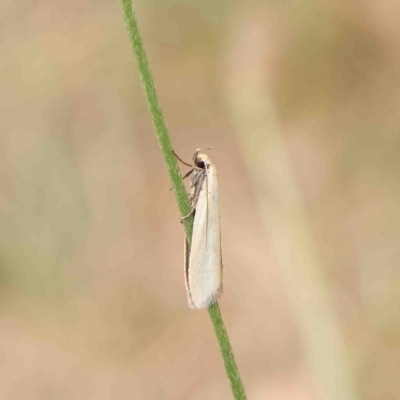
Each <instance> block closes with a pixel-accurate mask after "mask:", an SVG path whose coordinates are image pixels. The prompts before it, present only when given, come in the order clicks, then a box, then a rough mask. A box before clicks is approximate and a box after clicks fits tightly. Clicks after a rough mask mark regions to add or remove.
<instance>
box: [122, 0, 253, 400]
mask: <svg viewBox="0 0 400 400" xmlns="http://www.w3.org/2000/svg"><path fill="white" fill-rule="evenodd" d="M120 1H121V6H122V10H123V14H124V19H125V23H126V27H127V30H128V35H129V39H130V42H131V46H132V50H133V53H134V55H135V58H136V61H137V65H138V70H139V75H140V80H141V83H142V86H143V90H144V92H145V96H146V100H147V104H148V107H149V110H150V114H151V118H152V121H153V126H154V129H155V132H156V136H157V139H158V143H159V145H160V148H161V152H162V154H163V156H164V161H165V164H166V166H167V170H168V174H169V177H170V179H171V185H172V188H173V190H174V193H175V197H176V200H177V203H178V207H179V211H180V214H181V216H185V215H187V214H188V213H189V212H190V202H189V199H188V196H187V194H186V190H185V186H184V184H183V180H182V175H181V173H180V170H179V166H178V162H177V160H176V158H175V156H174V154H173V152H172V150H173V147H172V143H171V139H170V137H169V133H168V129H167V125H166V123H165V119H164V116H163V113H162V111H161V107H160V103H159V101H158V96H157V92H156V89H155V86H154V81H153V77H152V75H151V72H150V68H149V63H148V61H147V57H146V53H145V51H144V48H143V42H142V38H141V36H140V33H139V27H138V23H137V20H136V16H135V12H134V10H133V7H132V0H120ZM183 224H184V227H185V232H186V237H187V238H188V240H189V242H190V241H191V239H192V232H193V217H192V216H190V217H189V218H186V219H185V220H184V222H183ZM208 313H209V316H210V318H211V322H212V324H213V327H214V331H215V335H216V337H217V341H218V345H219V349H220V352H221V355H222V358H223V361H224V365H225V369H226V373H227V375H228V379H229V382H230V384H231V389H232V393H233V397H234V398H235V400H245V399H246V394H245V392H244V388H243V384H242V380H241V378H240V375H239V370H238V368H237V365H236V362H235V358H234V356H233V352H232V347H231V345H230V342H229V338H228V334H227V332H226V329H225V326H224V322H223V320H222V316H221V311H220V309H219V306H218V303H217V302H215V303H214V304H213V305H212V306H210V308H209V309H208Z"/></svg>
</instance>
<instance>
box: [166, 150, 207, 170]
mask: <svg viewBox="0 0 400 400" xmlns="http://www.w3.org/2000/svg"><path fill="white" fill-rule="evenodd" d="M172 152H173V153H174V156H175V157H176V158H177V159H178V160H179V161H180V162H181V163H182V164H183V165H187V166H188V167H190V168H192V170H194V169H197V170H199V171H203V169H202V168H199V167H196V166H195V165H192V164H189V163H187V162H185V161H183V160H182V159H181V158H180V157H179V156H178V154H176V153H175V151H174V150H172Z"/></svg>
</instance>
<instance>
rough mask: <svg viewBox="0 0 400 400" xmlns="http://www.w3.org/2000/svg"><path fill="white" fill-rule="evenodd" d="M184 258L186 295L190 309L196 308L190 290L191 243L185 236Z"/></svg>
mask: <svg viewBox="0 0 400 400" xmlns="http://www.w3.org/2000/svg"><path fill="white" fill-rule="evenodd" d="M183 249H184V251H183V256H184V268H185V271H184V272H185V287H186V294H187V298H188V303H189V307H190V308H196V306H195V305H194V304H193V300H192V296H191V294H190V289H189V255H190V248H189V243H188V240H187V238H186V236H185V243H184V245H183Z"/></svg>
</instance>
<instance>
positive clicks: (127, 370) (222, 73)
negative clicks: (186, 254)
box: [0, 0, 400, 400]
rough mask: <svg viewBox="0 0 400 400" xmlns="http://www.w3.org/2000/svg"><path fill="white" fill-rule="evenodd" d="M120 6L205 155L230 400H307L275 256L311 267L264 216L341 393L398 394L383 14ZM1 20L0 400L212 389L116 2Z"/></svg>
mask: <svg viewBox="0 0 400 400" xmlns="http://www.w3.org/2000/svg"><path fill="white" fill-rule="evenodd" d="M135 6H136V12H137V15H138V19H139V23H140V27H141V31H142V32H143V36H144V41H145V43H146V49H147V53H148V57H149V60H150V64H151V66H152V70H153V73H154V77H155V82H156V86H157V90H158V92H159V95H160V102H161V105H162V107H163V110H164V113H165V116H166V120H167V124H168V128H169V131H170V132H171V135H172V137H173V141H174V146H176V149H177V151H179V154H180V155H182V157H183V158H185V159H188V158H189V157H190V156H191V155H192V154H193V150H194V149H195V148H197V147H201V146H210V147H213V150H212V159H213V162H214V164H216V166H217V168H218V172H219V176H220V186H221V203H222V210H221V212H222V228H223V244H224V262H225V283H224V295H223V297H222V300H221V303H220V305H221V308H222V311H223V313H224V316H225V315H226V321H225V323H226V325H227V326H228V328H229V332H230V336H231V340H232V345H233V347H234V348H235V350H236V351H237V353H235V355H236V357H237V362H238V365H239V367H240V370H241V373H242V374H243V380H244V384H245V386H246V390H248V395H249V398H252V399H256V398H260V399H265V398H278V397H279V398H282V399H286V398H287V399H289V398H296V399H303V398H304V399H320V398H322V397H323V394H321V393H323V390H322V392H321V386H322V387H323V385H321V382H319V381H318V379H319V378H320V377H319V376H318V375H315V374H314V372H313V368H312V362H310V359H309V352H308V350H309V349H308V348H306V347H305V346H304V337H303V331H302V329H303V327H304V326H305V325H307V324H304V325H303V327H302V324H301V321H300V323H299V319H298V315H297V311H296V309H295V308H293V306H292V304H291V303H290V301H289V298H290V293H288V282H287V277H286V278H285V275H284V273H282V272H283V269H282V268H281V264H280V261H279V260H282V259H280V258H279V257H278V256H277V254H278V253H277V250H276V249H277V247H275V246H276V245H277V244H282V243H283V244H285V247H283V248H284V249H285V250H286V253H285V254H284V255H285V259H287V260H289V261H292V267H293V268H294V269H295V268H296V266H300V265H303V263H304V259H302V254H305V256H307V257H310V252H309V251H306V250H305V249H308V247H304V246H303V244H304V243H305V241H303V240H301V241H299V242H298V243H292V242H290V240H289V244H287V241H288V239H289V238H290V237H291V236H290V235H292V234H294V233H295V232H301V229H300V228H304V227H303V225H301V224H300V223H299V220H296V219H292V220H288V221H289V222H288V223H287V225H286V226H283V227H282V226H279V225H276V224H274V223H273V221H276V219H274V218H277V216H282V215H283V216H286V217H287V216H290V215H294V211H295V210H299V209H300V210H302V214H301V215H302V219H301V221H303V222H304V224H307V232H308V234H309V236H307V237H308V238H311V239H310V242H309V243H312V247H310V248H312V253H313V254H315V255H316V259H317V260H319V261H318V262H317V263H316V265H317V266H318V274H319V275H320V276H322V277H323V283H322V286H321V287H318V288H317V291H318V290H320V291H321V293H322V295H323V296H324V299H325V300H326V301H327V302H328V303H329V307H330V308H329V309H330V312H332V315H334V317H335V320H337V321H336V322H337V325H336V326H335V329H336V328H339V334H340V341H341V343H342V345H343V349H345V352H346V353H345V356H346V359H347V362H348V365H346V367H348V368H349V371H350V373H351V376H353V379H354V382H353V384H354V385H355V386H356V388H357V391H358V392H359V395H360V398H363V399H390V398H393V399H394V398H397V393H398V392H399V382H398V379H397V373H396V371H397V369H398V367H399V365H398V364H399V361H398V360H400V357H399V354H398V349H399V348H400V346H399V343H400V317H399V316H398V313H397V310H398V308H399V305H400V304H399V303H400V297H399V296H398V292H399V289H400V274H399V272H398V271H399V269H398V265H397V264H398V259H399V246H398V242H399V237H400V231H399V226H400V223H399V219H400V213H399V211H398V207H397V204H398V203H399V200H400V199H399V197H400V188H399V183H398V179H397V176H398V172H399V165H400V164H399V162H398V157H397V153H398V149H399V141H400V135H399V113H398V112H397V109H398V107H399V104H400V90H399V86H400V79H399V76H398V75H399V74H398V71H399V62H400V34H399V30H398V15H399V12H400V6H399V5H398V4H397V3H396V2H386V1H384V2H379V3H376V2H356V1H350V2H346V3H343V2H326V1H325V2H323V1H315V0H314V1H309V0H306V1H301V2H300V1H295V0H292V1H287V2H284V3H282V2H273V1H270V2H262V1H250V2H246V3H243V2H239V1H231V2H218V3H215V2H213V3H212V2H210V1H205V2H201V3H195V2H193V1H189V0H186V1H170V0H168V1H166V0H164V1H156V0H153V1H151V2H148V1H146V2H144V1H139V2H135ZM2 21H3V28H4V29H3V31H4V35H3V36H4V40H3V41H2V44H1V47H2V54H3V57H2V59H1V61H0V67H1V70H2V74H0V82H1V87H2V94H3V95H2V96H1V99H2V100H1V101H2V107H1V110H2V115H1V120H2V127H3V129H2V137H1V140H2V143H1V144H2V146H1V152H2V154H1V157H0V163H1V171H2V174H1V175H0V185H1V188H2V190H1V193H2V196H1V202H2V203H1V204H2V213H1V215H0V218H1V226H2V229H1V231H0V240H1V253H0V260H1V261H0V285H1V293H2V295H1V297H0V300H1V305H0V307H1V316H0V323H1V327H2V329H1V334H0V335H1V337H0V349H1V353H2V355H3V360H4V362H3V363H2V366H1V367H0V368H1V371H0V374H1V376H2V377H3V380H4V382H3V380H2V385H1V387H0V397H1V398H2V399H7V400H11V399H12V400H14V399H15V400H18V399H25V398H30V399H36V398H37V399H39V398H40V399H41V398H43V397H57V398H58V399H59V398H68V399H71V398H76V399H80V398H85V399H86V398H96V399H97V400H98V399H108V398H111V397H116V396H122V397H126V396H127V395H130V396H133V397H135V398H144V399H147V398H152V399H157V398H160V399H164V398H174V399H179V398H185V399H188V398H193V399H195V398H207V399H214V398H215V399H220V398H229V396H230V392H229V391H230V389H229V387H228V385H227V382H226V377H225V374H224V371H223V366H222V363H221V361H220V359H219V355H218V351H217V349H216V346H215V342H214V339H213V332H212V329H211V326H210V324H209V321H208V320H207V314H206V313H193V312H190V310H188V309H187V306H186V299H185V291H184V284H183V274H182V266H181V265H182V248H181V243H182V242H181V236H182V235H183V232H182V227H181V225H180V223H179V215H178V212H177V210H176V206H175V204H174V201H173V199H172V197H171V195H170V194H168V193H166V191H167V190H168V188H169V184H168V179H167V175H166V173H165V168H164V166H163V161H162V159H161V157H160V155H159V151H158V148H157V144H156V141H155V140H154V136H153V135H152V134H151V133H150V132H151V131H152V127H151V122H150V119H149V116H148V113H147V109H146V104H145V101H144V98H143V95H142V92H141V88H140V83H139V80H138V77H137V73H136V67H135V64H134V60H133V58H132V56H131V54H130V52H129V43H128V38H127V36H126V31H125V27H124V24H123V20H122V16H121V12H120V9H119V4H118V2H114V3H112V2H111V3H110V2H100V3H98V2H96V3H92V2H69V3H48V4H42V3H33V2H22V3H21V2H19V3H18V4H17V3H10V4H8V5H7V7H4V9H3V14H2ZM272 133H273V134H274V135H277V136H276V137H278V138H279V147H277V148H275V147H274V146H272V145H270V144H271V140H272V138H273V137H275V136H274V135H272ZM274 150H276V151H274ZM282 152H283V153H282ZM282 154H284V156H285V160H286V161H287V162H288V169H289V170H290V171H291V172H292V173H293V175H292V176H290V180H287V179H286V177H285V176H282V175H281V174H280V171H281V170H280V169H279V166H280V167H282V164H281V163H279V161H280V162H281V161H282V158H281V155H282ZM210 156H211V155H210ZM277 162H278V163H277ZM287 182H291V183H293V186H285V183H287ZM279 185H280V186H279ZM277 187H278V188H291V189H290V190H288V192H287V194H286V197H285V196H284V195H285V192H279V193H278V192H277V191H276V188H277ZM282 190H283V189H282ZM294 190H295V191H294ZM293 191H294V192H293ZM293 193H295V196H292V195H293ZM281 199H286V200H285V201H284V202H282V201H281ZM292 200H293V202H290V201H292ZM277 207H280V208H277ZM277 210H279V212H280V213H282V214H277V213H276V211H277ZM291 213H293V214H291ZM282 232H286V233H287V235H288V236H286V237H283V239H282V240H281V238H282V236H280V234H281V233H282ZM307 243H308V242H307ZM309 243H308V244H309ZM289 264H290V263H289ZM299 269H300V268H299ZM299 273H301V271H300V272H299ZM290 283H291V284H293V287H294V289H296V290H298V291H299V293H300V294H301V296H302V297H299V300H298V302H299V304H300V306H301V305H302V304H307V305H309V304H310V303H309V300H310V297H309V296H308V295H309V293H308V292H307V291H306V290H302V287H301V285H300V284H299V283H298V282H297V281H296V279H293V280H292V281H291V282H290ZM303 289H304V288H303ZM325 300H324V301H325ZM302 301H304V303H302ZM321 303H322V302H321ZM317 305H318V304H316V305H315V308H314V307H312V306H310V307H309V310H308V311H309V314H310V315H311V316H313V317H314V318H315V321H317V322H318V321H319V322H320V321H324V318H321V319H319V318H318V317H319V315H318V313H317V310H318V307H317ZM303 322H304V321H303ZM309 328H310V329H311V330H312V328H313V327H312V326H311V327H309ZM328 329H329V327H328ZM318 332H319V331H318V330H317V328H315V334H316V335H317V334H318ZM326 354H328V353H326ZM317 355H319V356H320V357H321V358H322V359H323V358H324V356H325V353H324V350H323V349H322V350H321V351H319V352H318V354H317ZM326 359H327V360H328V358H326ZM328 367H329V368H332V365H327V367H326V368H327V369H326V370H328ZM322 372H324V371H322ZM182 378H184V379H182ZM338 384H339V383H338ZM328 398H329V397H328Z"/></svg>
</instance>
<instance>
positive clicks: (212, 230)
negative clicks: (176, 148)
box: [185, 149, 222, 309]
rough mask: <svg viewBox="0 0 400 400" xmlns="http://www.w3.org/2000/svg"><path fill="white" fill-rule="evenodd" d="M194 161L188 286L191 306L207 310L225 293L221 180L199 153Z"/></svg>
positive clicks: (191, 188)
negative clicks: (192, 217)
mask: <svg viewBox="0 0 400 400" xmlns="http://www.w3.org/2000/svg"><path fill="white" fill-rule="evenodd" d="M193 161H194V166H193V172H192V179H191V183H190V200H191V206H192V211H191V214H192V213H193V214H194V224H193V236H192V243H191V245H190V246H189V244H188V241H187V239H186V238H185V283H186V292H187V297H188V302H189V306H190V307H191V308H195V309H205V308H208V307H209V306H210V305H211V304H212V303H213V302H214V301H215V300H216V299H217V298H218V296H219V295H220V294H221V293H222V255H221V227H220V216H219V197H218V180H217V170H216V168H215V167H214V165H213V164H212V162H211V161H210V159H209V158H208V156H207V155H206V154H202V153H200V149H199V150H197V151H196V153H195V154H194V157H193ZM189 215H190V214H189Z"/></svg>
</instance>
